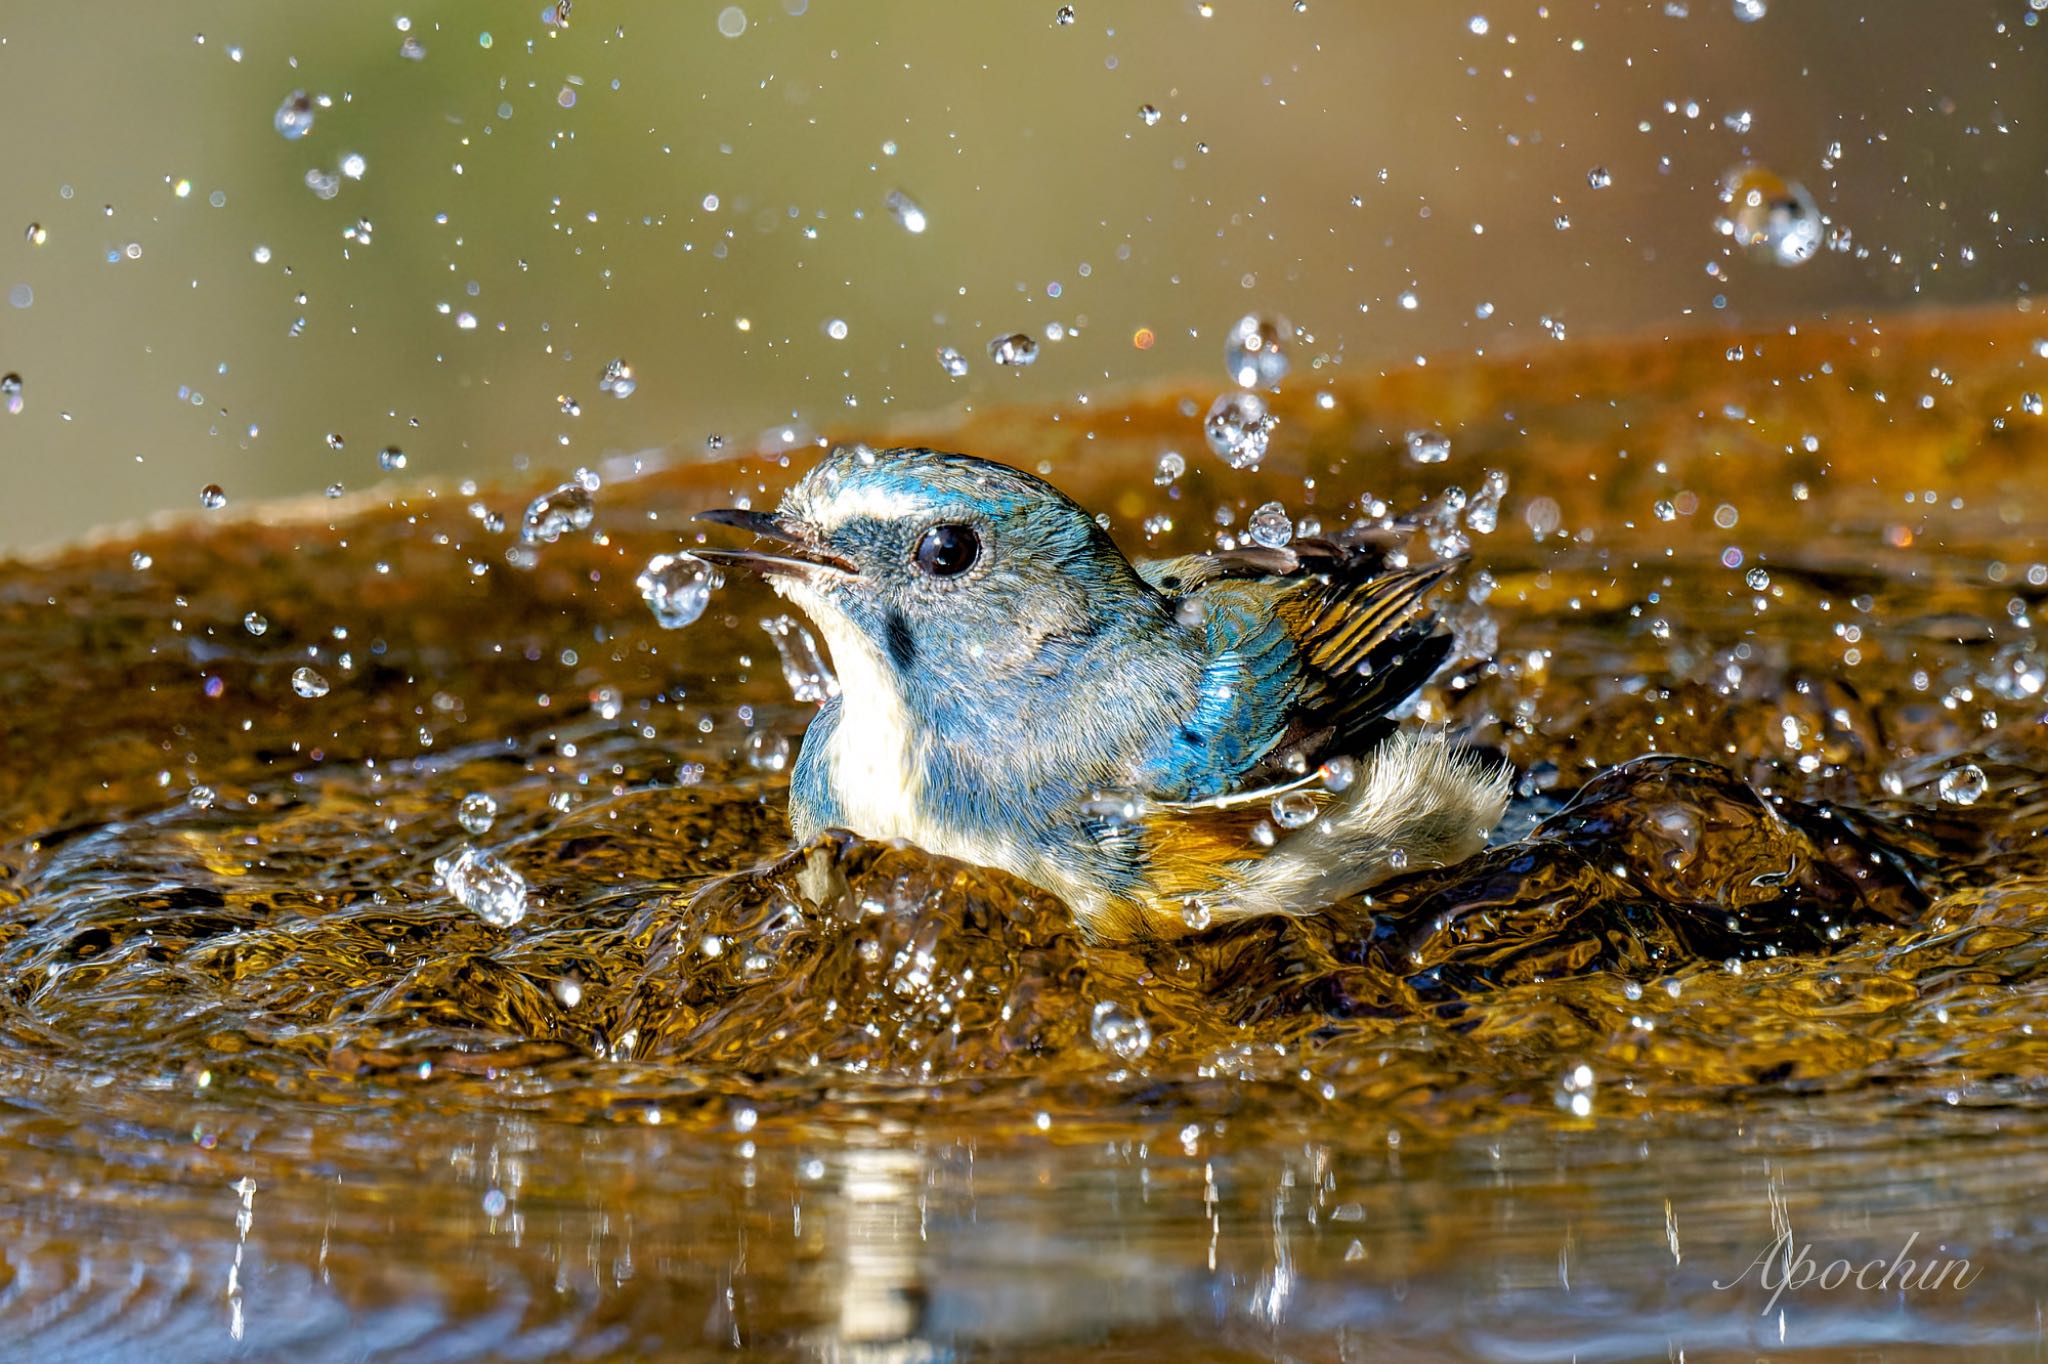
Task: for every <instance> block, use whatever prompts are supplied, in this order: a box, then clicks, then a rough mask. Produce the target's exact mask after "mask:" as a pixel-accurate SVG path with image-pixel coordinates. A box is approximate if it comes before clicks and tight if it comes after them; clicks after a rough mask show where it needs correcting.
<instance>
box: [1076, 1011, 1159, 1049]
mask: <svg viewBox="0 0 2048 1364" xmlns="http://www.w3.org/2000/svg"><path fill="white" fill-rule="evenodd" d="M1088 1035H1089V1036H1090V1037H1092V1038H1094V1039H1095V1045H1096V1046H1098V1047H1100V1048H1102V1049H1103V1050H1104V1051H1106V1052H1108V1053H1109V1054H1110V1055H1111V1056H1114V1057H1116V1059H1117V1060H1119V1061H1125V1062H1131V1061H1136V1060H1138V1059H1139V1058H1141V1057H1142V1056H1144V1054H1145V1053H1146V1052H1148V1051H1150V1050H1151V1049H1152V1025H1151V1024H1150V1023H1147V1022H1146V1021H1145V1016H1144V1015H1143V1014H1141V1013H1138V1012H1136V1011H1135V1010H1131V1009H1126V1008H1124V1006H1123V1005H1121V1004H1118V1003H1116V1002H1115V1001H1114V1000H1108V999H1105V1000H1103V1001H1102V1002H1101V1003H1100V1004H1097V1005H1096V1006H1095V1008H1094V1010H1093V1011H1092V1012H1091V1013H1090V1014H1089V1015H1088Z"/></svg>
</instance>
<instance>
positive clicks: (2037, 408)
mask: <svg viewBox="0 0 2048 1364" xmlns="http://www.w3.org/2000/svg"><path fill="white" fill-rule="evenodd" d="M2020 411H2022V412H2024V413H2026V414H2027V415H2028V416H2030V417H2038V416H2040V415H2041V411H2042V405H2041V395H2040V394H2038V393H2023V394H2021V395H2020Z"/></svg>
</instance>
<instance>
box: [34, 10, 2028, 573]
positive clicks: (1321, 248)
mask: <svg viewBox="0 0 2048 1364" xmlns="http://www.w3.org/2000/svg"><path fill="white" fill-rule="evenodd" d="M2043 5H2048V0H1921V2H1920V3H1907V2H1906V0H1896V2H1894V0H1882V2H1880V0H1868V2H1867V3H1860V4H1859V3H1847V2H1843V3H1836V2H1834V0H1650V3H1606V4H1600V5H1593V4H1590V3H1588V4H1575V3H1567V2H1565V0H1560V2H1559V3H1554V4H1550V5H1538V4H1533V3H1497V2H1496V0H1475V2H1474V3H1472V4H1470V5H1463V4H1461V5H1450V4H1439V3H1421V2H1420V0H1418V2H1417V3H1408V4H1377V3H1375V4H1362V3H1339V0H1307V3H1306V4H1290V3H1288V2H1287V0H1212V2H1211V3H1189V2H1188V0H1170V2H1169V3H1156V4H1142V5H1140V4H1111V3H1107V2H1106V0H1075V3H1074V5H1073V6H1072V16H1071V22H1062V20H1063V19H1064V18H1065V17H1066V16H1065V14H1064V13H1063V11H1062V10H1061V7H1059V6H1057V5H1056V4H1054V3H1051V2H1050V0H1030V2H1029V3H1014V2H1006V3H1000V4H975V5H962V4H959V3H956V2H955V0H890V3H887V4H882V3H849V2H840V3H834V2H833V0H743V3H740V4H727V3H721V2H720V0H710V2H708V3H699V2H697V0H691V2H689V3H679V2H678V0H660V2H659V3H611V2H609V0H578V2H577V3H576V4H575V5H574V8H573V9H572V10H569V12H568V13H567V16H566V18H567V22H566V23H564V22H562V19H563V17H564V16H563V15H562V14H561V13H560V12H559V10H558V8H557V7H556V6H554V5H547V6H543V5H542V4H541V3H540V0H523V2H515V3H493V4H483V3H469V4H459V3H447V4H410V3H407V2H406V0H398V2H397V3H387V4H383V5H377V4H356V3H352V4H346V5H280V4H276V3H272V2H271V0H244V2H242V3H217V4H202V5H142V4H133V3H129V4H108V3H104V2H103V0H82V2H81V3H77V4H65V5H30V4H25V3H15V4H11V5H8V6H5V7H0V121H4V126H5V127H6V128H7V130H8V135H7V151H6V154H5V157H4V159H0V202H4V207H5V211H4V213H0V228H4V229H5V230H4V233H0V297H4V300H5V303H4V306H0V374H9V373H12V374H15V375H18V376H19V378H20V388H19V391H18V392H15V393H12V394H10V395H8V397H7V399H6V400H5V401H0V490H4V494H5V495H4V496H0V550H6V549H14V550H20V549H26V548H31V547H35V546H39V545H46V544H50V543H53V542H58V541H62V540H65V539H67V538H73V537H76V536H77V535H79V534H81V533H82V532H84V531H86V530H88V529H89V528H91V527H94V526H98V525H103V524H108V523H115V522H122V521H126V520H130V519H133V518H136V517H139V516H143V515H146V514H149V513H152V512H156V511H159V510H163V509H184V510H189V511H191V512H193V513H194V514H197V513H198V509H199V507H200V504H201V501H202V489H204V488H205V487H206V486H207V485H216V486H218V488H220V489H221V490H222V493H223V495H224V496H225V498H226V501H227V505H228V506H229V507H231V508H237V509H240V508H243V507H244V506H245V505H246V504H247V503H249V502H252V501H255V500H258V499H263V498H270V497H278V496H287V495H316V496H317V495H319V494H320V493H322V492H323V491H325V490H327V489H329V488H338V489H341V490H344V491H348V492H355V491H360V490H363V489H366V488H372V487H375V486H376V485H378V484H379V483H380V482H384V481H389V480H394V479H398V480H403V479H415V478H419V477H422V476H426V477H430V478H434V479H438V480H446V479H450V478H453V477H456V476H468V477H475V478H478V479H480V480H484V481H487V482H488V481H493V480H503V479H510V478H512V477H514V476H515V475H517V474H519V473H521V472H522V471H526V470H537V469H542V468H560V469H568V468H572V467H574V466H576V465H578V464H585V463H592V464H594V463H596V462H597V461H599V460H600V459H602V458H603V457H605V456H606V455H607V454H611V453H618V452H641V451H645V452H650V453H658V454H660V455H662V456H665V457H668V458H677V459H690V458H701V457H703V455H704V452H705V451H706V449H707V446H708V445H709V444H710V443H711V441H712V440H713V439H714V438H716V439H717V440H719V441H722V442H723V443H724V448H725V450H727V451H731V450H734V449H749V448H755V447H757V446H762V445H766V446H768V447H770V448H773V447H774V446H776V445H778V444H786V443H792V442H804V441H809V440H814V439H817V438H820V437H824V438H828V439H831V438H850V437H853V436H858V435H864V434H866V435H873V434H876V433H878V432H881V431H884V430H886V428H887V426H888V424H889V423H890V422H892V421H894V420H898V419H900V418H901V417H902V416H906V415H908V414H911V413H917V414H928V413H930V412H933V411H935V410H937V411H944V410H947V409H952V408H958V407H961V406H967V405H972V406H974V407H977V408H985V407H987V406H989V405H992V404H997V403H1007V402H1011V401H1018V402H1026V403H1031V402H1048V403H1049V402H1058V403H1063V404H1070V403H1074V402H1076V401H1081V400H1084V399H1086V400H1090V401H1099V400H1101V398H1102V397H1104V396H1105V395H1107V394H1109V393H1111V392H1114V391H1116V390H1118V389H1122V388H1124V387H1126V386H1129V385H1134V384H1141V383H1144V382H1146V381H1148V380H1153V379H1158V378H1162V377H1166V376H1186V375H1195V376H1208V377H1209V378H1210V379H1213V380H1214V382H1215V383H1216V385H1217V388H1218V390H1219V391H1222V390H1223V389H1224V388H1225V387H1227V385H1228V379H1227V377H1226V375H1225V372H1224V368H1223V363H1222V347H1223V339H1224V334H1225V332H1226V330H1227V329H1228V328H1229V326H1230V325H1231V324H1232V323H1233V322H1234V321H1236V319H1238V318H1239V317H1241V316H1243V315H1244V314H1246V313H1248V312H1254V311H1257V312H1265V313H1270V314H1274V315H1278V316H1284V317H1285V318H1286V319H1288V320H1289V322H1290V323H1291V324H1292V325H1293V326H1294V327H1296V328H1299V329H1300V332H1301V336H1300V337H1299V338H1298V340H1297V341H1296V343H1295V346H1294V357H1295V366H1294V372H1293V374H1292V375H1291V376H1290V378H1289V379H1288V382H1289V383H1291V384H1313V383H1315V382H1316V381H1317V378H1318V376H1319V375H1321V374H1324V373H1326V372H1331V371H1333V369H1334V370H1355V369H1357V368H1359V367H1365V368H1367V369H1374V370H1376V369H1383V368H1390V367H1394V366H1408V365H1415V364H1421V363H1425V362H1426V361H1427V359H1428V358H1429V357H1431V356H1433V355H1442V354H1445V353H1449V352H1457V351H1472V350H1483V351H1485V352H1487V353H1490V354H1499V353H1502V352H1504V351H1509V350H1512V349H1514V348H1528V347H1540V346H1547V345H1554V344H1557V343H1558V342H1559V341H1560V340H1565V341H1571V340H1577V339H1580V338H1583V337H1587V336H1596V335H1606V334H1616V333H1647V334H1650V335H1660V334H1666V333H1675V332H1679V331H1690V330H1697V329H1700V328H1712V327H1717V326H1724V325H1730V324H1732V323H1737V322H1741V323H1756V322H1759V321H1769V320H1773V319H1778V318H1784V319H1809V318H1818V317H1820V316H1823V315H1825V316H1829V317H1834V318H1838V319H1839V318H1850V317H1856V318H1860V317H1864V316H1869V315H1875V314H1880V313H1885V312H1889V311H1893V310H1897V309H1900V308H1909V307H1910V308H1918V307H1927V306H1947V305H1959V304H1992V305H1996V306H2002V307H2015V306H2025V305H2026V304H2027V303H2029V302H2030V299H2029V298H2028V297H2027V296H2028V295H2029V294H2030V292H2031V290H2032V289H2033V288H2034V287H2035V285H2036V283H2037V282H2038V279H2039V277H2040V275H2041V271H2042V266H2043V262H2044V249H2048V248H2044V219H2048V212H2044V207H2048V117H2044V116H2048V68H2044V65H2043V58H2042V48H2043V44H2044V40H2048V34H2044V27H2048V24H2044V22H2043V15H2042V13H2041V12H2040V9H2039V8H2037V6H2043ZM562 8H566V7H562ZM295 92H303V94H304V96H305V98H306V100H307V101H308V102H309V105H310V114H311V126H310V127H309V128H301V127H299V126H298V125H297V122H295V120H294V119H292V118H291V117H286V118H285V119H284V120H283V122H284V124H285V125H286V131H280V127H279V122H280V120H279V117H278V116H279V111H280V109H281V108H282V107H283V106H285V105H286V104H287V102H288V101H290V100H291V98H292V97H293V95H294V94H295ZM1145 106H1150V107H1151V109H1153V110H1156V111H1157V112H1156V117H1155V116H1152V115H1148V114H1146V113H1144V112H1142V111H1143V110H1144V108H1145ZM300 121H301V122H302V120H300ZM287 132H297V133H299V135H297V136H287V135H286V133H287ZM1746 160H1753V161H1756V162H1760V163H1762V164H1764V165H1767V166H1769V167H1770V168H1771V169H1772V170H1774V171H1775V172H1776V173H1777V174H1779V175H1781V176H1783V177H1785V178H1787V179H1790V180H1796V181H1798V182H1799V183H1801V184H1803V185H1804V186H1805V187H1806V188H1807V189H1808V190H1809V191H1810V192H1811V194H1812V196H1813V199H1814V201H1815V204H1816V207H1817V211H1818V212H1819V213H1820V214H1822V215H1824V217H1825V222H1824V223H1822V224H1820V227H1821V229H1822V230H1823V231H1824V237H1825V245H1824V246H1823V247H1822V249H1820V250H1819V251H1818V252H1817V253H1816V254H1815V255H1814V256H1813V258H1812V259H1810V260H1808V261H1806V262H1805V263H1804V264H1801V265H1798V266H1795V267H1789V268H1788V267H1785V266H1781V265H1777V264H1774V263H1772V262H1771V261H1770V260H1768V259H1764V258H1762V257H1761V256H1760V255H1758V254H1756V253H1751V252H1745V251H1743V250H1742V249H1741V248H1740V247H1739V246H1737V245H1736V244H1734V243H1733V242H1731V241H1730V240H1729V239H1728V238H1727V237H1726V236H1723V235H1721V234H1719V233H1718V232H1717V231H1716V229H1715V224H1714V220H1715V218H1716V216H1717V214H1718V213H1719V212H1720V211H1721V206H1720V205H1719V204H1718V202H1717V186H1718V184H1719V182H1720V180H1721V177H1722V176H1723V174H1724V173H1725V172H1726V171H1727V170H1728V169H1729V168H1730V167H1731V166H1733V165H1736V164H1738V163H1741V162H1743V161H1746ZM1596 182H1604V184H1601V183H1596ZM892 195H893V196H897V197H896V198H895V199H894V200H892ZM906 200H907V201H908V203H910V204H914V205H915V206H916V209H917V211H918V212H917V213H916V214H913V213H911V212H909V211H908V210H907V209H906V208H905V207H904V203H905V201H906ZM892 202H893V203H894V204H895V207H894V208H892ZM919 215H921V219H922V226H923V230H922V231H912V230H911V227H912V226H913V225H914V223H915V222H916V220H917V218H918V216H919ZM1017 332H1022V333H1026V334H1028V335H1030V336H1031V337H1033V338H1034V340H1035V341H1036V342H1037V345H1038V358H1037V360H1036V362H1035V363H1034V364H1032V365H1031V366H1030V367H1028V368H1023V367H1015V366H1012V367H1002V366H998V365H996V364H994V363H993V362H992V361H991V359H990V356H989V353H988V345H989V343H990V342H991V341H992V340H994V339H996V338H999V337H1002V336H1004V335H1007V334H1011V333H1017ZM1147 343H1149V344H1147ZM949 346H950V347H953V348H956V349H957V350H958V351H959V352H961V354H962V355H963V356H964V357H965V358H966V360H967V364H968V368H967V371H966V373H965V374H963V375H958V376H955V375H952V374H949V373H948V372H947V370H946V368H945V367H944V366H942V364H941V363H940V361H939V359H938V358H937V356H938V352H939V350H940V349H941V348H943V347H949ZM614 359H622V360H624V361H625V362H626V363H627V364H628V365H630V367H631V370H632V376H633V380H634V385H633V391H632V392H631V393H630V395H629V396H626V397H623V398H621V397H617V396H614V395H613V394H612V393H608V392H606V391H604V390H603V389H602V388H601V385H600V376H601V375H602V373H603V371H604V370H605V367H606V365H607V364H608V363H609V362H611V361H612V360H614ZM9 407H18V408H19V411H17V412H12V413H10V412H9V411H8V410H7V409H8V408H9ZM330 437H332V439H330ZM387 449H391V450H398V451H402V452H403V459H404V467H403V468H402V469H400V468H396V467H392V466H396V464H397V463H398V460H397V457H395V456H393V457H386V458H381V459H380V452H382V451H385V450H387ZM1186 449H1187V451H1188V454H1189V457H1190V459H1191V460H1192V459H1208V458H1212V456H1210V455H1209V454H1207V453H1206V450H1205V447H1204V445H1203V441H1202V436H1201V432H1200V428H1199V424H1198V421H1197V420H1195V419H1190V422H1189V430H1188V443H1187V446H1186Z"/></svg>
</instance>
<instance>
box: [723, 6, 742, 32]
mask: <svg viewBox="0 0 2048 1364" xmlns="http://www.w3.org/2000/svg"><path fill="white" fill-rule="evenodd" d="M718 31H719V32H720V33H722V34H724V35H725V36H726V37H728V38H737V37H739V36H740V35H741V34H742V33H745V32H746V31H747V12H746V11H745V10H743V9H741V8H740V7H739V6H738V5H727V6H726V7H725V8H724V9H722V10H720V11H719V12H718Z"/></svg>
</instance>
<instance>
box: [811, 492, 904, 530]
mask: <svg viewBox="0 0 2048 1364" xmlns="http://www.w3.org/2000/svg"><path fill="white" fill-rule="evenodd" d="M805 500H806V501H807V502H808V503H809V504H810V505H809V506H808V507H806V508H805V511H806V513H807V515H806V517H805V519H806V520H808V521H809V522H811V524H812V525H814V526H816V527H817V528H818V529H819V530H823V531H833V530H837V529H838V528H839V527H841V526H843V525H845V524H846V523H847V522H848V521H855V520H859V519H861V518H862V517H868V518H872V519H873V520H876V521H898V520H902V519H904V518H905V517H909V516H913V515H915V514H916V513H918V512H920V511H923V510H925V509H926V508H927V506H928V504H927V503H926V501H925V500H924V499H923V498H921V497H917V496H915V495H913V494H910V493H904V492H898V491H895V490H894V489H890V488H875V487H861V488H850V489H846V490H844V491H831V492H827V493H826V494H825V495H824V496H822V497H815V496H814V497H810V498H807V499H805Z"/></svg>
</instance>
